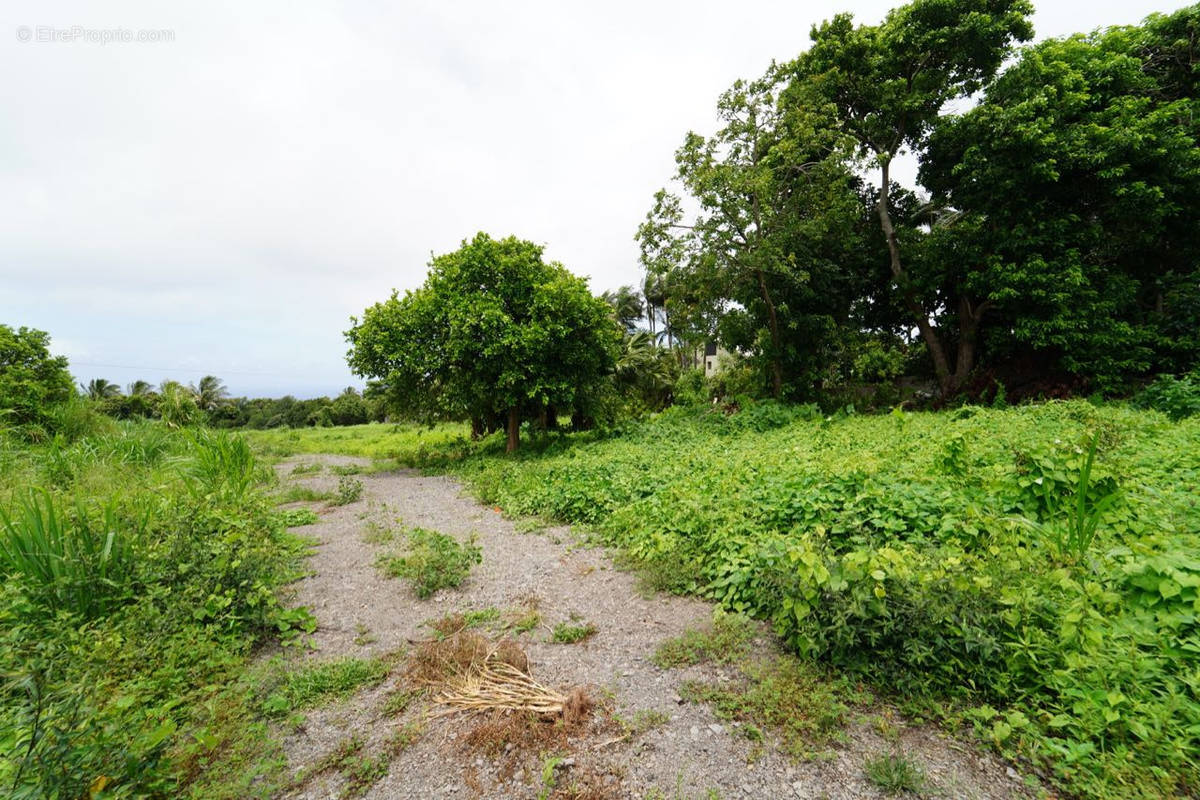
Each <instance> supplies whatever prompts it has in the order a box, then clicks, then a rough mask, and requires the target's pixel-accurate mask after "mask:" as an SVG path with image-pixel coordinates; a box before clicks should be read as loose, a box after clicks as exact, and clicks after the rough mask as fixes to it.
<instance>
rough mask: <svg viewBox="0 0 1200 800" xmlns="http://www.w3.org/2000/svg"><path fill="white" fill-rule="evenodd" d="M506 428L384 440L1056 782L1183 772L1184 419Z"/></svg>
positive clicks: (1075, 786) (1166, 789)
mask: <svg viewBox="0 0 1200 800" xmlns="http://www.w3.org/2000/svg"><path fill="white" fill-rule="evenodd" d="M500 444H501V443H500V442H498V441H496V440H486V441H484V442H482V443H481V444H479V445H478V446H476V447H474V448H471V447H467V446H464V445H461V444H459V445H453V446H447V447H446V448H445V449H444V455H445V458H443V459H442V460H441V461H440V462H438V461H437V459H436V458H435V459H430V458H429V453H428V452H427V451H426V452H420V453H419V452H417V451H416V450H412V451H409V452H408V453H407V454H405V453H399V454H398V455H401V456H402V457H405V458H406V459H407V460H409V461H413V462H419V461H421V460H422V459H423V460H424V461H425V463H426V464H427V465H432V466H439V464H440V466H441V467H443V468H445V467H446V466H447V465H448V466H449V468H450V469H452V470H453V471H455V472H457V473H458V474H460V475H461V476H463V477H464V478H465V479H467V480H468V481H469V482H470V483H471V485H473V486H474V487H475V490H476V491H477V492H478V493H479V495H480V497H481V499H482V500H484V501H485V502H487V503H489V504H495V505H499V506H501V507H503V508H504V509H505V510H506V511H507V512H509V513H511V514H535V515H541V516H546V517H553V518H556V519H562V520H569V521H572V522H578V523H584V524H586V525H588V526H590V527H592V528H594V529H595V530H596V532H597V534H598V536H599V537H601V538H602V539H603V540H604V541H606V542H608V543H611V544H614V545H617V546H620V547H621V548H623V549H625V550H626V551H627V552H628V553H629V554H630V555H631V556H632V557H633V558H634V559H635V560H636V561H637V562H638V563H639V564H640V565H641V566H642V567H643V568H644V569H645V570H646V571H647V574H648V576H649V577H650V578H651V580H654V581H655V582H657V584H658V585H659V586H661V587H663V588H667V589H670V590H673V591H679V592H691V593H696V594H700V595H703V596H706V597H709V598H712V599H714V600H717V601H719V602H720V603H722V604H723V605H725V606H727V607H729V608H732V609H737V610H740V611H745V612H749V613H751V614H754V615H756V616H759V617H764V618H768V619H770V620H772V621H773V622H774V625H775V628H776V630H777V631H778V633H779V634H780V636H781V637H783V639H784V640H785V641H786V642H787V643H788V644H789V645H790V646H791V647H792V648H794V649H795V650H796V651H798V652H800V653H803V654H807V655H810V656H811V657H813V658H817V659H821V660H824V661H826V662H829V663H832V664H834V665H837V666H838V667H841V668H843V669H845V670H847V671H849V672H851V673H853V674H858V675H861V676H864V677H865V678H867V679H870V680H871V681H872V682H873V683H874V684H875V685H876V686H879V687H882V688H885V689H887V690H890V691H894V693H895V694H896V695H897V696H898V697H899V698H900V699H901V700H902V701H904V702H909V703H912V704H913V705H915V706H924V707H925V708H926V709H928V708H931V707H932V708H934V709H939V708H940V709H941V710H943V711H945V713H946V716H947V720H948V721H949V722H950V723H951V724H954V723H957V724H962V725H965V726H970V727H972V728H973V729H974V730H975V731H976V732H977V733H978V735H979V736H980V737H982V739H984V740H986V741H988V742H990V743H992V744H994V745H995V746H996V747H997V748H999V749H1000V750H1002V751H1003V752H1005V753H1006V754H1008V755H1009V756H1011V757H1014V758H1018V759H1025V760H1027V761H1028V762H1030V763H1031V764H1033V765H1035V766H1036V767H1038V768H1039V769H1042V770H1044V771H1045V772H1046V773H1047V774H1048V775H1049V776H1050V779H1051V780H1052V781H1053V782H1055V783H1057V784H1058V785H1059V786H1061V787H1063V788H1064V789H1066V790H1067V791H1068V792H1070V793H1071V794H1078V795H1081V796H1088V797H1113V798H1116V797H1163V796H1165V797H1170V796H1194V795H1195V794H1196V793H1198V792H1200V626H1198V623H1197V612H1198V611H1200V593H1198V591H1200V506H1198V503H1200V419H1195V418H1193V419H1191V420H1184V421H1181V422H1171V421H1170V420H1168V419H1167V418H1166V417H1164V416H1161V415H1158V414H1156V413H1153V412H1141V411H1135V410H1131V409H1128V408H1124V407H1119V406H1111V407H1109V406H1094V405H1091V404H1089V403H1086V402H1068V403H1051V404H1046V405H1038V406H1023V407H1017V408H1011V409H1004V410H990V409H980V408H964V409H960V410H956V411H947V412H942V413H928V414H908V413H896V414H892V415H886V416H872V417H858V416H849V417H836V418H823V417H820V416H818V415H816V414H814V413H813V412H812V411H811V410H806V409H789V408H783V407H779V406H775V405H772V404H762V405H759V406H754V407H751V408H750V409H748V410H746V411H743V412H741V413H740V414H736V415H733V416H725V415H723V414H721V413H719V412H710V413H704V412H692V411H685V410H683V409H675V410H672V411H669V412H667V413H665V414H663V415H661V416H660V417H659V418H657V419H656V420H654V421H651V422H648V423H645V424H642V425H636V426H631V427H629V428H628V429H627V430H625V431H623V432H619V433H617V434H615V435H612V436H608V437H599V436H596V435H594V434H585V435H579V436H574V437H573V436H569V435H565V436H561V437H552V438H546V439H543V440H541V442H540V443H539V442H534V443H533V444H534V445H535V446H534V447H532V448H530V449H529V451H528V452H526V453H525V454H524V455H522V456H521V457H519V458H516V459H511V458H503V457H500V456H499V455H497V453H498V448H499V447H500ZM539 445H540V446H539ZM1093 448H1094V449H1093ZM352 451H353V448H352V447H348V448H347V449H346V450H344V451H343V452H352ZM1093 453H1094V458H1089V456H1090V455H1092V454H1093ZM1089 461H1092V462H1093V463H1091V464H1090V465H1089Z"/></svg>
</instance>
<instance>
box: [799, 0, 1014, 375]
mask: <svg viewBox="0 0 1200 800" xmlns="http://www.w3.org/2000/svg"><path fill="white" fill-rule="evenodd" d="M1032 10H1033V9H1032V6H1031V5H1030V3H1029V2H1028V0H914V2H911V3H909V4H907V5H904V6H901V7H900V8H897V9H894V10H892V11H891V12H889V13H888V15H887V18H886V19H885V20H884V21H883V22H882V23H881V24H879V25H855V24H854V23H853V20H852V18H851V16H850V15H849V14H839V15H837V16H835V17H834V18H833V19H832V20H830V21H827V22H825V23H823V24H822V25H820V26H816V27H814V28H813V31H812V40H813V44H812V47H811V48H810V49H809V51H808V52H807V53H804V54H803V55H802V56H801V57H800V58H799V59H797V60H796V62H794V64H793V65H792V68H793V69H794V71H795V80H794V81H793V84H792V86H791V88H790V91H789V98H788V99H789V102H791V103H792V104H794V105H797V106H802V107H803V106H811V107H824V106H825V105H826V104H829V105H831V106H832V109H833V111H834V113H835V115H836V119H837V121H838V123H839V124H840V126H841V127H842V130H844V131H845V132H846V133H847V134H848V135H849V136H850V137H852V139H853V141H854V142H855V144H856V145H857V148H858V152H859V154H860V155H861V156H862V157H864V158H865V159H867V162H868V163H869V164H870V165H871V166H873V167H876V168H878V170H879V192H878V196H877V199H876V213H877V216H878V219H879V226H880V229H881V231H882V233H883V237H884V240H885V242H886V244H887V248H888V266H889V270H890V272H891V276H892V280H893V282H894V286H895V291H896V293H897V294H898V295H899V297H900V299H901V300H902V302H903V305H904V307H905V308H906V310H907V311H908V313H909V316H910V321H911V324H913V325H915V326H916V327H917V329H918V330H919V331H920V334H921V337H922V339H923V340H924V342H925V344H926V347H927V348H928V350H929V354H930V356H931V357H932V359H933V366H934V371H935V373H936V375H937V377H938V380H939V382H940V383H941V385H942V391H943V393H949V392H952V391H954V390H955V389H956V388H957V387H958V386H959V385H961V384H962V382H963V381H964V380H965V379H966V377H967V375H968V374H969V373H970V372H971V370H972V368H973V367H974V357H975V351H974V347H975V340H976V333H977V329H978V326H979V323H980V321H981V320H982V319H983V316H984V314H985V313H987V311H988V310H989V308H990V307H991V305H992V303H991V302H990V301H988V300H979V299H978V298H976V297H973V296H972V295H971V294H970V293H969V292H968V291H966V287H965V286H961V285H951V286H950V287H945V286H943V285H942V284H941V283H940V282H938V281H937V280H936V279H931V278H930V276H927V275H924V274H922V273H921V272H920V270H919V267H920V261H919V259H914V260H911V261H910V260H908V259H906V257H905V255H904V253H905V249H906V247H905V243H906V239H908V240H911V239H913V238H914V237H913V236H912V235H911V234H910V233H909V232H907V231H905V230H902V229H901V228H902V226H901V224H900V220H897V219H896V217H895V214H894V211H895V207H894V203H893V193H894V187H893V182H892V178H891V165H892V162H893V160H894V159H895V158H896V156H897V155H898V154H899V153H900V152H901V151H902V150H904V149H906V148H907V149H910V150H912V151H913V152H916V153H918V154H921V153H923V152H924V148H925V145H926V141H927V138H928V134H929V132H930V130H931V129H932V128H933V127H934V126H935V125H936V124H937V122H938V120H939V119H940V117H941V115H942V114H943V110H944V108H945V106H946V104H947V103H948V102H950V101H952V100H955V99H957V98H962V97H966V96H968V95H970V94H972V93H974V92H976V91H978V90H980V89H981V88H983V87H985V86H986V85H987V84H988V82H989V81H990V80H991V79H992V77H993V76H994V75H995V74H996V71H997V70H998V69H999V68H1000V66H1001V64H1002V63H1003V61H1004V59H1005V57H1006V56H1007V55H1008V54H1009V53H1010V52H1011V48H1012V45H1013V43H1014V42H1020V41H1026V40H1028V39H1030V38H1031V37H1032V35H1033V28H1032V26H1031V25H1030V22H1029V19H1028V18H1029V15H1030V14H1031V13H1032ZM913 267H917V268H918V269H916V270H914V269H913ZM946 288H949V289H950V294H949V295H946V294H944V293H939V290H942V289H946ZM943 307H949V308H954V309H956V310H957V311H958V314H957V321H958V325H959V329H958V331H957V340H958V357H957V359H956V363H955V364H952V363H951V359H950V356H949V353H948V350H949V348H948V344H949V343H948V342H947V337H946V336H945V335H944V333H943V332H942V331H940V330H939V329H938V327H937V326H936V325H935V323H934V321H933V319H932V316H933V314H935V313H936V312H937V310H938V309H939V308H943Z"/></svg>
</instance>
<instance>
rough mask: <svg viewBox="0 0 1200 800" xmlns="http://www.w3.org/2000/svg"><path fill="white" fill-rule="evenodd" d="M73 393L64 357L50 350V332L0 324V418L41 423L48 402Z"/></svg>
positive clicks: (73, 389) (63, 398)
mask: <svg viewBox="0 0 1200 800" xmlns="http://www.w3.org/2000/svg"><path fill="white" fill-rule="evenodd" d="M74 393H75V382H74V381H73V380H72V379H71V373H70V372H68V371H67V359H66V357H65V356H53V355H51V354H50V336H49V334H47V333H46V332H45V331H39V330H35V329H33V328H25V327H22V328H17V329H15V330H14V329H13V328H11V327H9V326H8V325H0V422H4V421H11V422H14V423H16V424H18V425H24V424H28V423H40V422H42V421H44V419H45V414H46V410H47V408H48V406H51V405H53V404H55V403H61V402H63V401H64V400H67V399H69V398H70V397H71V396H72V395H73V394H74ZM5 417H7V420H6V419H5Z"/></svg>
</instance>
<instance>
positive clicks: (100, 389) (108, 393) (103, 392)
mask: <svg viewBox="0 0 1200 800" xmlns="http://www.w3.org/2000/svg"><path fill="white" fill-rule="evenodd" d="M79 388H80V389H82V390H83V393H84V394H85V395H87V397H88V399H90V400H107V399H109V398H110V397H119V396H120V395H121V387H120V386H117V385H116V384H115V383H109V382H108V381H106V380H105V379H104V378H92V379H91V380H90V381H88V382H87V383H86V384H83V383H81V384H79Z"/></svg>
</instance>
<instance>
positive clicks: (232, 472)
mask: <svg viewBox="0 0 1200 800" xmlns="http://www.w3.org/2000/svg"><path fill="white" fill-rule="evenodd" d="M189 437H190V441H191V444H192V463H191V464H190V466H189V467H188V468H187V470H186V472H185V473H184V477H185V480H186V481H187V484H188V488H189V489H190V490H191V492H192V494H193V495H196V496H201V497H210V498H215V499H219V500H221V501H222V502H226V503H231V504H238V503H241V502H242V501H243V500H245V499H246V497H247V496H248V495H249V493H250V492H251V491H252V490H253V488H254V486H255V485H256V484H258V483H260V482H262V481H264V480H265V479H266V478H267V477H268V473H267V472H266V471H265V470H262V469H260V468H259V466H258V463H257V461H256V460H255V458H254V453H253V452H251V450H250V447H249V445H247V444H246V441H245V439H243V438H242V437H240V436H237V435H231V434H229V433H226V432H224V431H210V430H204V429H201V430H198V431H195V432H192V433H190V434H189Z"/></svg>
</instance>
